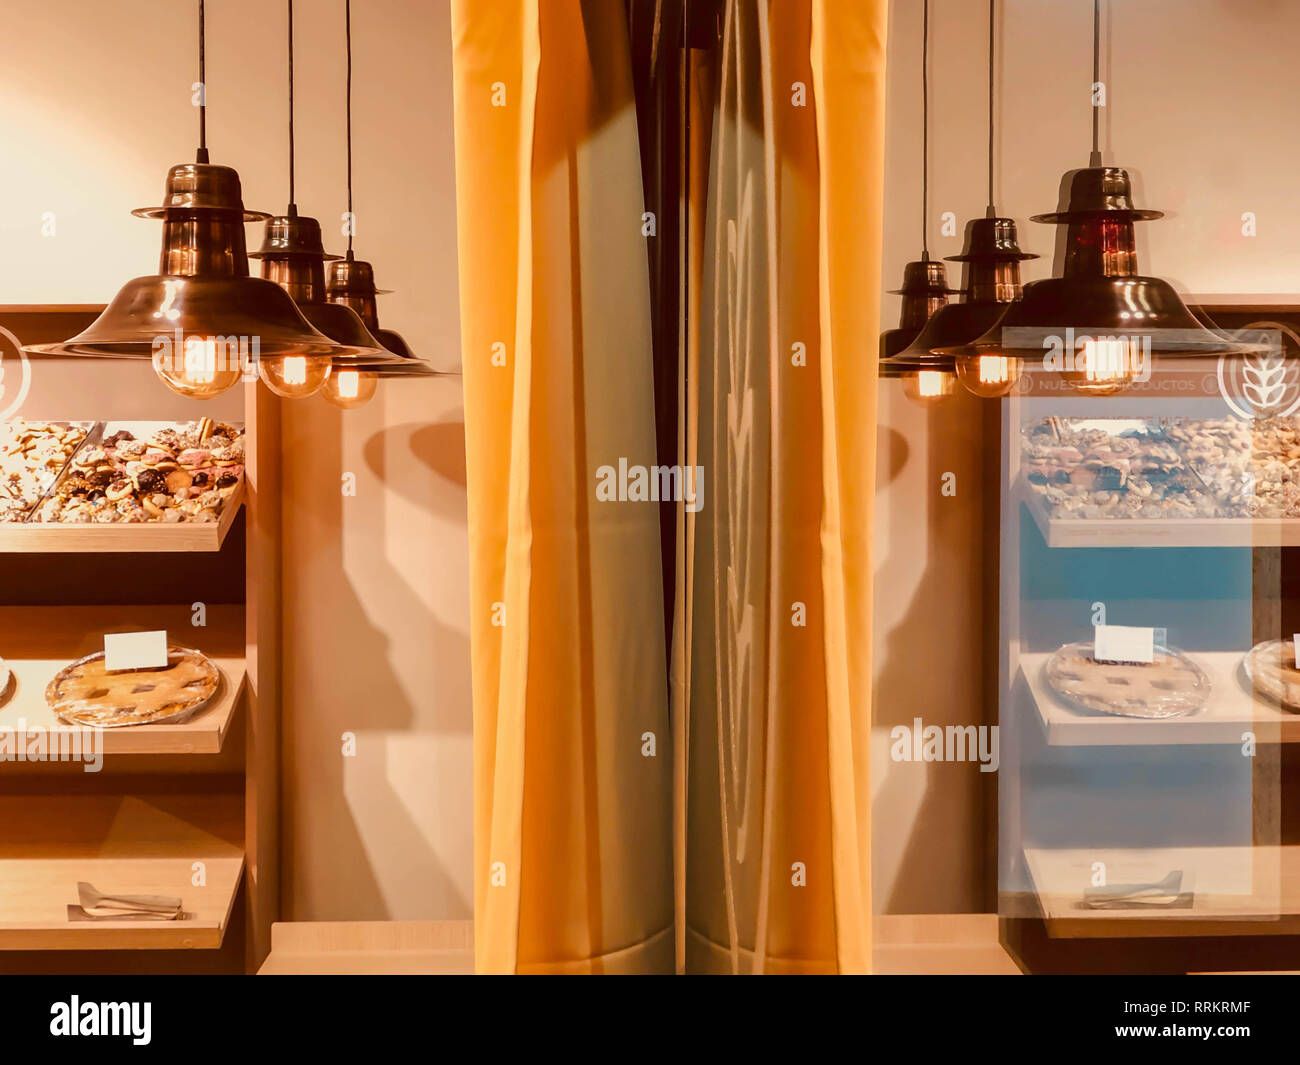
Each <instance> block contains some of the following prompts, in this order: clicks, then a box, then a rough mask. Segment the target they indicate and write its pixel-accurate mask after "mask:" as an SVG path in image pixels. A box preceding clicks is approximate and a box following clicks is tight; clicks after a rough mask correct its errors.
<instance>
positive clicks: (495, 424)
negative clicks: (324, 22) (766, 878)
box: [452, 0, 673, 973]
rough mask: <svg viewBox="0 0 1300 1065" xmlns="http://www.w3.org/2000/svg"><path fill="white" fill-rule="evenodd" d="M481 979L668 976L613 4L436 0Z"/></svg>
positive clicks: (659, 763)
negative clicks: (453, 308)
mask: <svg viewBox="0 0 1300 1065" xmlns="http://www.w3.org/2000/svg"><path fill="white" fill-rule="evenodd" d="M452 24H453V39H454V57H455V120H456V183H457V215H458V241H459V257H460V290H461V292H460V295H461V319H462V324H461V331H462V341H463V345H464V373H465V379H464V385H465V432H466V459H467V466H468V483H469V533H470V567H471V572H470V582H471V626H472V627H471V655H472V660H473V682H474V771H475V782H474V842H475V900H474V912H475V953H476V958H477V967H478V969H479V971H480V972H492V973H509V972H575V973H581V972H590V973H601V972H654V971H671V969H672V967H673V886H672V885H673V880H672V832H671V824H672V822H671V815H672V808H671V803H672V753H671V752H672V737H671V734H670V730H669V722H668V709H667V684H666V680H665V648H664V637H663V614H662V611H663V592H662V585H661V563H660V556H659V526H658V517H657V511H656V507H655V506H654V505H653V504H651V503H645V502H638V501H635V500H631V501H622V502H620V501H617V500H614V501H604V500H598V498H597V495H596V479H597V475H598V470H599V469H600V468H601V467H604V466H609V467H612V468H614V469H617V468H618V467H619V464H620V460H622V462H623V463H625V464H626V465H627V467H628V468H632V467H635V466H638V465H640V466H646V467H649V466H652V465H654V462H655V459H654V410H653V401H652V396H653V386H652V378H651V329H650V314H649V281H648V271H647V260H646V247H645V239H646V238H645V237H644V236H643V219H642V215H643V211H644V209H645V208H644V205H643V203H642V195H641V171H640V161H639V155H638V147H637V135H636V114H635V108H634V103H633V90H632V84H631V75H630V60H629V54H628V43H627V27H626V24H625V16H624V14H623V6H622V4H619V3H610V2H602V3H584V2H581V0H492V2H490V3H487V2H482V0H478V2H476V0H455V2H454V3H453V5H452Z"/></svg>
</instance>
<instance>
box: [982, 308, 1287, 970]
mask: <svg viewBox="0 0 1300 1065" xmlns="http://www.w3.org/2000/svg"><path fill="white" fill-rule="evenodd" d="M1205 309H1206V310H1207V311H1208V312H1209V313H1210V314H1211V315H1212V316H1213V317H1214V319H1215V320H1216V321H1219V322H1220V324H1221V325H1223V326H1224V327H1225V328H1226V327H1229V326H1231V327H1242V328H1244V327H1248V326H1249V327H1252V328H1255V329H1268V330H1272V331H1273V333H1274V335H1275V336H1277V337H1278V338H1279V343H1282V344H1284V345H1286V346H1287V347H1288V349H1289V346H1290V345H1292V344H1293V343H1294V340H1293V337H1292V336H1291V335H1290V333H1289V330H1290V326H1289V325H1287V323H1288V322H1289V321H1291V320H1292V319H1293V318H1294V316H1295V314H1296V310H1295V308H1292V307H1271V306H1270V307H1255V306H1250V305H1248V304H1244V303H1240V302H1238V303H1237V304H1235V305H1232V306H1224V305H1207V306H1206V308H1205ZM1237 362H1238V363H1240V362H1241V360H1237ZM1234 372H1236V373H1238V374H1239V373H1240V367H1239V366H1238V365H1237V364H1236V363H1234V362H1233V360H1230V359H1229V360H1222V361H1220V360H1214V359H1208V360H1200V359H1182V360H1179V359H1164V360H1160V359H1156V360H1154V361H1153V363H1152V364H1151V370H1150V374H1149V376H1146V375H1141V376H1140V379H1138V380H1136V381H1134V382H1132V383H1130V384H1129V385H1128V387H1126V388H1124V389H1122V390H1119V391H1116V392H1115V394H1112V395H1106V396H1086V395H1080V394H1079V393H1078V392H1077V391H1076V390H1074V389H1072V388H1071V387H1069V386H1068V385H1066V384H1064V383H1063V382H1062V381H1061V380H1060V377H1059V375H1056V374H1052V373H1050V372H1047V371H1045V370H1042V369H1041V368H1039V367H1033V366H1031V367H1029V368H1027V371H1026V374H1025V377H1024V379H1023V380H1022V382H1021V386H1020V387H1019V388H1018V389H1017V392H1016V394H1014V395H1012V396H1010V397H1008V398H1007V399H1006V400H1004V401H1003V409H1002V429H1001V432H1002V442H1001V460H1000V470H999V481H1000V493H1001V499H1002V516H1001V525H1000V529H1001V543H1000V547H999V550H1000V556H1001V557H1000V589H999V603H1000V606H999V612H1000V622H999V629H1000V633H999V640H998V653H999V663H998V674H999V680H998V686H999V693H1000V695H999V702H1000V706H999V717H998V720H999V724H1000V729H1001V744H1002V768H1001V771H1000V773H999V782H998V791H999V794H998V835H999V840H998V895H999V912H1000V915H1001V917H1002V918H1003V919H1004V927H1005V931H1006V937H1007V938H1008V940H1009V941H1010V942H1011V943H1013V944H1014V945H1015V947H1016V949H1017V950H1018V951H1019V952H1020V954H1021V955H1022V957H1024V958H1025V959H1026V961H1027V962H1028V963H1029V964H1030V967H1031V968H1032V969H1033V970H1034V971H1054V970H1060V971H1063V970H1067V969H1068V970H1069V971H1087V970H1088V968H1089V966H1090V965H1093V964H1095V965H1096V966H1098V968H1099V969H1101V970H1105V969H1106V967H1107V966H1108V965H1109V966H1111V967H1113V966H1115V965H1117V964H1119V962H1118V961H1117V960H1116V959H1118V958H1121V957H1122V952H1123V950H1124V949H1136V948H1133V947H1132V944H1133V941H1134V940H1141V941H1142V944H1143V946H1142V947H1141V951H1142V956H1143V965H1144V966H1149V967H1151V968H1152V969H1153V970H1155V971H1159V970H1161V969H1162V968H1167V969H1169V970H1170V971H1190V969H1191V968H1194V963H1193V961H1192V960H1191V959H1192V958H1194V957H1197V956H1204V952H1205V951H1211V952H1212V951H1215V950H1222V949H1223V947H1222V945H1219V946H1211V947H1207V946H1206V942H1207V940H1210V939H1218V940H1220V941H1227V940H1228V939H1229V937H1240V939H1239V940H1234V941H1233V947H1232V949H1233V951H1234V952H1235V953H1233V954H1232V955H1231V959H1232V960H1231V964H1225V965H1224V966H1222V967H1226V968H1243V967H1247V968H1248V967H1250V966H1251V964H1252V959H1259V958H1261V957H1264V958H1272V959H1276V958H1277V957H1279V956H1285V955H1286V953H1287V952H1288V951H1289V952H1291V954H1292V955H1293V954H1294V951H1295V950H1296V949H1297V947H1296V944H1297V943H1300V940H1295V939H1288V937H1291V936H1294V935H1296V934H1300V843H1298V842H1297V841H1296V840H1295V838H1294V826H1293V824H1292V823H1291V821H1290V819H1289V818H1288V816H1287V815H1286V812H1285V811H1286V802H1287V798H1288V797H1289V796H1291V795H1293V794H1294V790H1295V787H1296V782H1295V778H1294V765H1295V762H1294V759H1293V756H1292V754H1291V751H1292V750H1293V749H1294V748H1293V747H1292V745H1293V744H1295V743H1296V741H1297V740H1300V699H1298V698H1297V696H1298V695H1300V688H1298V687H1296V684H1297V681H1300V673H1298V672H1297V671H1296V665H1295V640H1294V639H1293V636H1294V633H1295V632H1296V631H1300V612H1297V610H1296V606H1297V598H1296V592H1295V589H1294V586H1293V572H1294V569H1295V565H1296V559H1295V552H1296V550H1297V546H1298V545H1300V443H1298V442H1300V418H1297V416H1296V414H1295V411H1294V410H1293V409H1290V408H1291V399H1293V398H1294V397H1293V396H1292V397H1290V398H1288V397H1287V396H1285V395H1284V394H1283V391H1284V390H1282V389H1269V388H1264V389H1260V388H1258V387H1253V386H1252V387H1248V388H1247V389H1246V390H1245V395H1246V396H1247V397H1248V399H1251V398H1253V400H1254V402H1255V404H1256V408H1257V409H1255V410H1246V411H1245V413H1246V414H1249V415H1251V416H1250V417H1243V416H1242V413H1241V412H1240V411H1239V409H1238V408H1240V407H1241V406H1242V393H1241V391H1240V390H1237V391H1234V389H1233V384H1232V375H1233V373H1234ZM1246 374H1247V378H1248V380H1247V384H1248V385H1252V382H1251V380H1250V377H1251V375H1252V374H1256V376H1257V377H1259V376H1262V377H1263V378H1264V380H1265V382H1266V384H1267V382H1268V381H1269V380H1270V374H1271V370H1270V367H1269V357H1268V356H1266V355H1265V356H1261V357H1259V359H1257V360H1256V365H1255V367H1254V369H1252V368H1251V367H1250V365H1247V367H1246ZM1257 383H1258V382H1257V381H1256V382H1254V384H1257ZM1288 387H1293V386H1291V385H1288ZM1265 401H1268V402H1265ZM1124 944H1129V947H1125V946H1124ZM1197 952H1201V954H1200V955H1198V953H1197ZM1090 959H1092V960H1090ZM1104 959H1110V960H1109V961H1106V960H1104Z"/></svg>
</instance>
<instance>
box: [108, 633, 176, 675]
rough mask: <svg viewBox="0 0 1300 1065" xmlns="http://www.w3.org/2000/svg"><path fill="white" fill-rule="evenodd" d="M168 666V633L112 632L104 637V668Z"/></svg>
mask: <svg viewBox="0 0 1300 1065" xmlns="http://www.w3.org/2000/svg"><path fill="white" fill-rule="evenodd" d="M166 664H167V631H166V630H165V629H161V630H159V631H157V632H110V633H106V634H105V635H104V668H105V669H106V670H108V671H109V672H110V673H112V672H115V671H117V670H119V669H160V668H161V667H163V666H165V665H166Z"/></svg>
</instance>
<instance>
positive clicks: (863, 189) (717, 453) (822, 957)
mask: <svg viewBox="0 0 1300 1065" xmlns="http://www.w3.org/2000/svg"><path fill="white" fill-rule="evenodd" d="M886 9H887V3H886V0H861V2H855V3H851V4H850V3H844V2H842V0H780V2H776V3H769V2H768V0H728V2H727V3H726V4H725V8H724V18H723V32H722V42H721V47H720V52H719V57H718V62H717V66H716V69H710V70H709V71H708V72H707V73H708V80H709V82H710V84H714V83H716V84H715V86H714V88H713V90H712V92H711V98H710V100H708V101H707V102H702V101H701V100H700V99H699V98H696V97H693V98H692V102H691V106H692V108H693V110H696V111H698V110H699V109H700V108H701V107H712V108H713V114H712V116H711V119H712V130H713V135H712V144H711V147H710V151H709V153H708V156H707V160H706V162H705V163H703V164H700V165H706V166H707V168H708V174H707V178H706V179H705V180H704V181H701V182H699V183H698V185H699V187H701V188H703V186H704V185H707V204H702V203H693V204H692V209H693V211H694V212H695V213H696V215H697V216H698V214H699V213H700V212H701V211H702V213H703V214H704V221H703V224H702V226H701V229H702V230H703V232H702V234H701V239H702V241H703V245H704V247H703V254H702V261H701V262H700V264H699V265H698V267H696V266H695V264H691V269H692V272H693V273H694V272H695V271H696V270H698V273H699V275H700V277H699V281H698V287H699V289H700V290H701V291H700V295H699V309H698V312H697V314H696V321H697V322H698V325H697V330H698V332H697V335H696V336H695V337H694V338H693V342H692V343H691V344H690V345H688V350H687V353H686V359H685V361H686V363H687V366H688V376H689V374H690V372H691V371H692V370H693V371H694V372H695V376H696V381H697V385H698V389H699V392H698V399H697V400H696V402H695V404H694V406H693V407H691V408H690V410H689V416H688V418H687V429H686V432H685V434H684V440H683V454H684V455H687V456H688V457H689V456H697V457H696V458H695V461H698V462H700V463H701V464H703V465H704V466H705V468H706V469H707V470H708V479H707V480H708V483H709V484H710V485H711V493H710V496H709V499H708V503H707V506H706V508H705V509H704V510H703V511H701V512H700V513H699V514H696V515H690V514H687V515H685V516H684V518H683V521H682V531H681V535H680V536H679V543H680V544H683V545H684V547H685V549H686V550H688V551H689V552H690V555H689V558H690V565H689V566H686V567H679V580H678V594H677V603H676V618H677V623H678V629H677V633H678V640H677V641H676V647H675V654H676V657H675V661H674V674H673V676H674V684H673V700H674V713H675V718H676V722H677V723H678V724H679V725H680V726H681V731H682V735H683V739H682V742H680V743H679V745H678V750H677V752H676V754H677V759H678V766H677V768H678V772H677V778H676V779H677V793H678V795H677V797H678V802H679V804H681V803H684V804H685V810H686V814H685V817H684V818H679V820H678V831H679V843H678V846H679V855H681V854H682V853H683V852H684V861H685V871H684V878H682V879H681V880H679V885H678V908H679V913H678V920H679V924H680V925H681V926H682V928H683V929H684V934H683V935H682V936H681V938H680V940H679V944H678V953H679V958H678V962H679V968H684V969H686V970H688V971H712V972H727V971H730V972H769V973H799V972H865V971H867V970H868V969H869V966H870V942H871V936H870V912H871V907H870V869H869V862H868V855H869V826H870V819H869V814H868V798H869V790H868V749H867V743H868V736H869V729H870V675H871V665H870V646H871V633H870V609H871V584H870V578H871V566H870V554H869V552H870V539H869V530H870V522H871V503H872V493H873V486H874V472H875V394H876V392H875V389H876V386H875V374H876V337H877V334H878V330H879V327H878V317H879V291H880V283H879V282H880V268H879V258H880V236H881V225H880V220H881V194H882V185H883V142H884V136H883V134H884V94H885V81H884V65H885V20H886ZM701 120H702V116H699V115H697V116H696V124H697V125H699V124H700V123H701ZM701 194H702V195H703V193H701ZM683 833H684V835H685V839H684V840H683V839H680V835H681V834H683Z"/></svg>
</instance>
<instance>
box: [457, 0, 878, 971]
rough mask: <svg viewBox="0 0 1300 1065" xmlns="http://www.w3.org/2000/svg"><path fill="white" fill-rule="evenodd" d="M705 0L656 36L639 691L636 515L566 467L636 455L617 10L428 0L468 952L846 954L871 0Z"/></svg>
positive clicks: (629, 157)
mask: <svg viewBox="0 0 1300 1065" xmlns="http://www.w3.org/2000/svg"><path fill="white" fill-rule="evenodd" d="M716 7H717V10H718V12H719V15H720V18H719V26H718V29H719V31H720V37H719V40H718V41H717V44H716V47H714V46H713V41H712V38H713V36H714V35H715V34H714V30H713V26H712V22H713V20H712V18H711V17H710V18H708V19H706V20H704V21H703V22H702V23H698V22H697V23H690V19H689V11H688V18H687V22H688V23H689V24H690V29H689V30H688V36H689V38H690V47H689V48H688V51H689V52H690V55H689V56H688V58H687V59H686V61H685V62H684V63H683V64H682V69H683V70H684V71H685V72H686V77H685V81H686V84H685V85H684V86H683V91H685V92H686V93H687V97H686V99H685V108H686V111H687V116H688V122H687V130H686V138H685V143H684V145H683V147H684V150H685V152H686V154H687V157H688V159H689V160H690V163H689V166H688V168H687V171H686V173H685V175H684V182H683V195H684V196H685V198H686V201H687V203H686V210H685V215H684V219H683V224H682V227H681V229H680V231H679V232H680V234H681V237H682V241H683V246H682V251H681V253H680V263H679V268H680V270H681V272H682V286H681V288H680V290H679V295H680V307H681V313H682V315H683V318H682V323H681V325H682V329H681V344H680V351H679V352H678V354H677V357H678V360H679V361H678V372H679V375H680V386H679V389H678V402H679V403H680V404H681V409H680V411H679V419H678V423H677V425H678V428H677V433H678V435H677V446H678V456H679V458H678V461H679V464H680V465H681V466H683V467H695V466H698V467H701V468H702V471H703V477H702V482H701V485H702V492H701V497H700V499H699V502H700V503H701V504H702V506H701V507H700V508H699V509H698V510H696V509H694V508H688V507H686V506H685V505H684V503H683V504H679V507H678V513H677V516H676V517H677V522H676V529H675V542H676V550H677V556H678V557H677V560H676V561H677V565H676V568H675V569H676V571H675V574H674V575H673V579H672V585H671V587H673V588H674V589H675V596H674V602H673V603H672V604H671V606H672V613H673V624H672V626H671V629H670V632H671V636H672V650H673V663H672V674H671V685H670V683H669V676H668V673H667V668H666V647H665V626H664V617H663V610H664V588H663V585H662V580H663V568H662V565H661V554H660V552H661V528H660V514H659V511H658V507H657V506H656V505H655V504H654V503H651V502H639V501H636V499H635V497H633V498H630V499H629V498H623V497H622V496H620V498H618V499H613V500H610V499H607V498H603V497H602V496H600V495H598V494H597V492H596V482H597V478H598V477H599V476H601V473H600V471H601V470H602V469H604V468H608V469H620V468H635V467H645V468H647V469H648V468H650V467H653V466H654V465H655V463H656V457H655V456H656V436H655V432H656V430H655V416H654V415H655V411H654V394H655V377H654V365H653V354H652V338H651V333H652V328H651V313H650V284H649V278H650V275H649V270H648V262H647V245H646V242H647V240H653V239H654V236H653V235H652V232H651V231H649V230H648V229H647V225H650V226H653V224H654V223H653V220H649V219H648V216H647V215H646V213H645V212H646V211H647V209H648V205H647V204H646V203H645V202H644V196H643V193H642V189H643V183H642V182H643V175H642V170H641V160H640V156H639V149H638V131H637V117H636V106H635V101H634V95H635V94H634V90H633V86H632V80H631V60H630V52H629V45H628V37H627V33H628V27H627V20H626V15H625V13H624V11H625V9H624V6H623V5H622V4H620V3H615V2H613V0H493V2H491V3H487V2H484V0H453V5H452V20H453V37H454V49H455V53H454V54H455V118H456V170H457V212H458V219H459V255H460V286H461V318H462V338H463V344H464V359H463V362H464V367H465V369H464V374H465V378H464V386H465V428H466V459H467V469H468V476H469V532H470V545H471V546H470V566H471V573H470V581H471V612H472V617H471V653H472V659H473V682H474V714H475V720H474V759H475V762H474V767H475V783H474V821H475V950H476V955H477V966H478V969H479V971H481V972H573V973H579V972H583V973H601V972H667V971H672V970H673V969H674V967H676V968H677V970H678V971H701V972H719V971H721V972H770V973H782V972H790V973H796V972H863V971H867V970H868V968H869V965H870V944H871V935H870V912H871V905H870V876H869V873H870V867H869V853H870V846H869V844H870V840H869V825H870V819H869V815H868V800H869V787H868V785H869V777H868V750H867V738H868V735H869V726H870V675H871V668H870V644H871V634H870V609H871V585H870V578H871V564H870V534H869V533H870V521H871V507H872V495H873V490H874V473H875V395H876V383H875V382H876V350H877V345H876V339H875V338H876V335H877V333H878V329H879V325H878V318H879V292H880V264H879V259H880V234H881V190H882V184H883V145H884V64H885V52H884V45H885V29H886V27H885V19H886V9H887V0H856V2H854V3H846V2H843V0H778V2H773V0H725V2H724V0H719V2H718V3H717V5H716ZM709 11H710V14H711V13H712V11H713V5H710V8H709ZM656 24H657V23H656ZM680 43H681V42H660V45H659V46H660V47H669V46H671V47H677V46H679V45H680ZM650 206H653V205H650ZM663 284H664V283H663V282H662V281H661V284H660V287H661V288H662V287H663ZM662 391H663V390H662V389H661V393H662ZM659 446H660V447H662V446H663V441H660V442H659ZM670 688H671V706H672V717H671V727H670V717H669V692H670Z"/></svg>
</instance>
